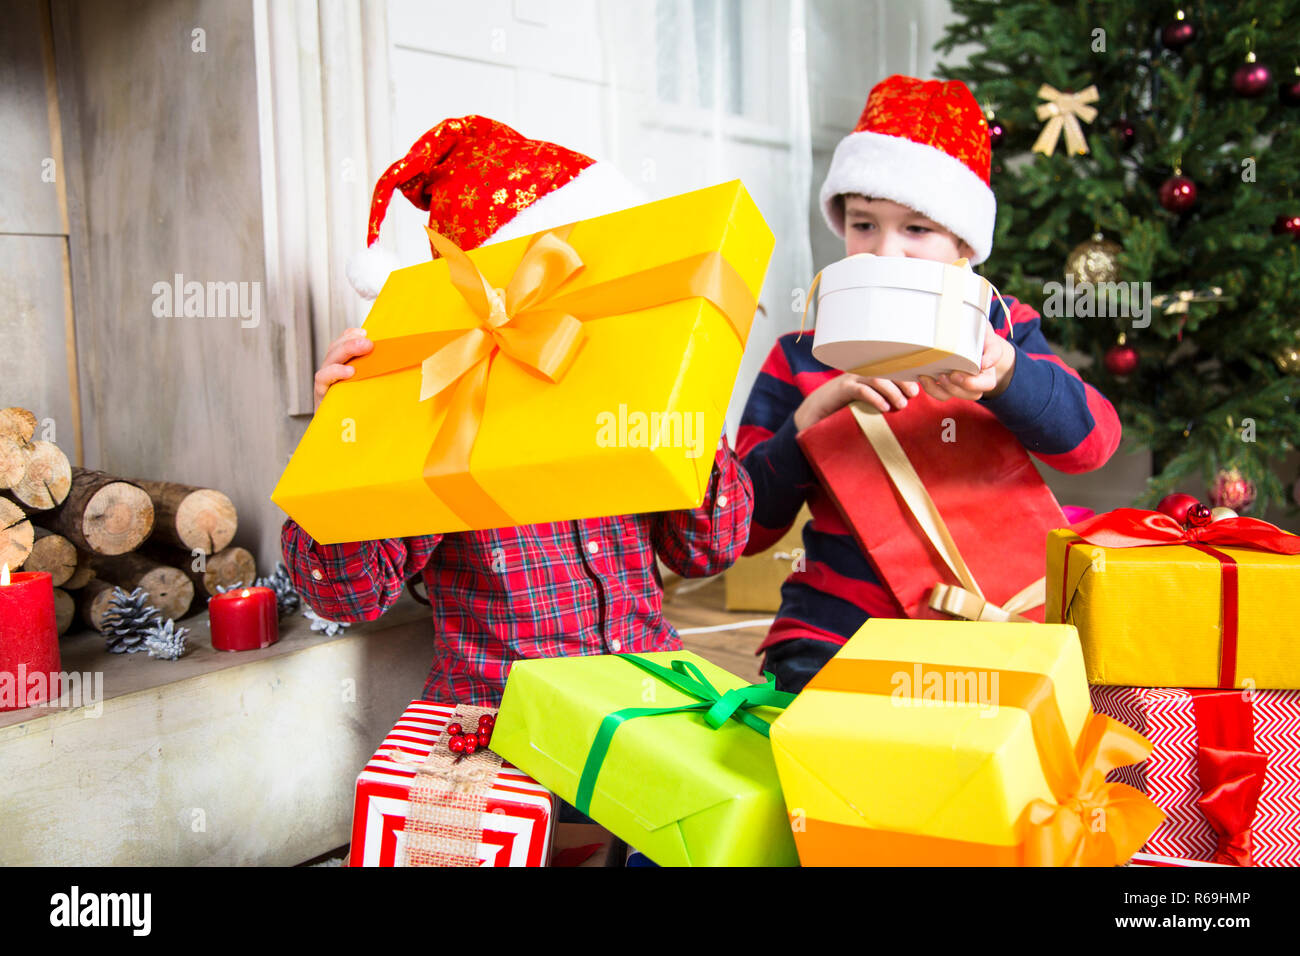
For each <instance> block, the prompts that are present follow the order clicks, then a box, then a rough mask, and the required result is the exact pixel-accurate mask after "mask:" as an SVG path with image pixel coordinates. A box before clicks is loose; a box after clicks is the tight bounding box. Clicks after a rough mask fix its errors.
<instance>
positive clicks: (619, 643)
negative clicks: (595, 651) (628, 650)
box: [609, 637, 623, 654]
mask: <svg viewBox="0 0 1300 956" xmlns="http://www.w3.org/2000/svg"><path fill="white" fill-rule="evenodd" d="M609 646H610V647H611V648H613V650H614V653H615V654H617V653H618V652H619V651H621V650H622V649H623V642H622V641H620V640H619V639H618V638H617V637H616V638H614V639H613V640H612V641H610V642H609Z"/></svg>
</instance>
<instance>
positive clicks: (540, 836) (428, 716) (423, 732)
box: [348, 700, 556, 866]
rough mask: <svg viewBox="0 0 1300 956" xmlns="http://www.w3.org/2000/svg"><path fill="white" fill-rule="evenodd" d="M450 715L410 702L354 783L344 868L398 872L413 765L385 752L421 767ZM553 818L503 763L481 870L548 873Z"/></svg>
mask: <svg viewBox="0 0 1300 956" xmlns="http://www.w3.org/2000/svg"><path fill="white" fill-rule="evenodd" d="M452 710H453V708H451V707H444V706H442V705H441V704H432V703H429V702H428V701H423V700H416V701H412V702H411V705H410V706H409V707H407V708H406V712H405V713H404V714H402V717H401V719H400V720H399V721H398V722H397V725H396V726H395V727H394V728H393V729H392V731H391V732H390V733H389V735H388V736H387V737H385V738H384V742H383V743H382V744H380V745H379V749H378V750H377V751H376V752H375V755H374V756H373V757H371V758H370V762H369V763H368V764H366V768H365V769H364V770H362V771H361V773H360V775H359V776H358V777H357V800H356V805H355V807H354V809H353V812H352V847H351V850H350V852H349V859H348V862H349V865H351V866H394V865H396V860H398V859H399V854H400V851H401V850H402V849H403V848H404V846H405V842H406V839H405V835H404V834H403V832H402V831H403V829H404V828H405V826H406V814H407V808H408V807H409V802H408V801H409V797H410V792H411V783H412V781H413V780H414V779H415V772H416V767H417V766H418V763H410V762H404V761H403V760H402V759H401V758H394V757H393V756H391V752H392V751H394V750H398V751H401V752H402V753H404V754H409V755H410V757H411V758H415V760H416V761H419V760H423V759H424V758H425V757H427V756H428V755H429V752H430V751H431V750H432V749H433V742H434V740H436V739H437V737H438V735H439V734H440V733H442V729H443V727H445V726H446V724H447V718H448V716H449V715H450V714H451V712H452ZM555 816H556V804H555V797H554V795H553V794H551V792H550V791H549V790H547V789H546V788H545V787H543V786H542V785H541V784H539V783H537V782H536V781H535V780H533V778H532V777H530V776H528V775H527V774H525V773H524V772H523V771H522V770H519V769H517V768H515V767H514V766H512V765H511V764H508V763H504V762H503V763H502V764H501V772H500V773H499V774H498V775H497V779H496V782H495V783H494V784H493V785H492V789H491V790H489V791H488V792H487V811H486V812H485V813H484V814H483V837H482V839H481V840H480V841H479V847H478V856H479V861H480V865H482V866H546V865H547V862H548V861H549V859H550V854H551V840H552V833H553V831H554V828H555Z"/></svg>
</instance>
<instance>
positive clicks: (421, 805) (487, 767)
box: [392, 704, 502, 866]
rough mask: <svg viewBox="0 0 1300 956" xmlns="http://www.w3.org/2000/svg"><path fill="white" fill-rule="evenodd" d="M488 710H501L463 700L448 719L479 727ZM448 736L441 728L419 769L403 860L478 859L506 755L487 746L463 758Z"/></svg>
mask: <svg viewBox="0 0 1300 956" xmlns="http://www.w3.org/2000/svg"><path fill="white" fill-rule="evenodd" d="M483 714H493V715H495V714H496V710H495V709H494V708H491V707H474V706H472V705H469V704H459V705H457V707H456V709H455V710H454V711H452V714H451V716H450V717H448V718H447V724H448V725H451V724H457V723H458V724H460V725H461V726H462V727H465V728H468V729H477V727H478V719H479V717H480V716H482V715H483ZM449 739H450V738H449V735H448V734H447V733H446V731H445V730H444V731H443V733H441V734H439V735H438V739H437V740H435V741H434V742H433V749H432V750H430V751H429V755H428V756H427V757H425V758H424V761H423V762H422V763H421V764H420V766H419V768H418V769H417V770H416V773H415V780H414V781H413V782H412V783H411V795H410V809H409V810H408V811H407V814H406V826H405V829H404V833H405V835H406V850H405V852H404V853H402V854H400V855H399V857H398V861H397V865H398V866H478V865H479V862H480V861H479V855H478V847H479V843H480V842H482V839H483V814H484V813H486V812H487V793H488V791H489V790H491V789H492V784H493V783H494V782H495V781H496V778H497V774H498V773H499V772H500V770H501V763H502V761H501V757H500V755H499V754H495V753H493V752H492V751H491V750H488V749H487V748H483V749H481V750H477V751H475V752H474V753H473V754H470V755H468V756H465V757H460V759H459V760H458V759H457V758H458V757H459V756H460V755H458V754H454V753H452V752H451V751H450V750H449V749H448V748H447V741H448V740H449ZM392 755H393V756H394V759H399V762H402V763H408V762H410V761H411V758H410V757H409V755H407V754H403V753H400V752H393V754H392ZM400 758H405V759H400Z"/></svg>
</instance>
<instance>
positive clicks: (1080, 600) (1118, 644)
mask: <svg viewBox="0 0 1300 956" xmlns="http://www.w3.org/2000/svg"><path fill="white" fill-rule="evenodd" d="M1117 513H1118V512H1115V513H1112V514H1117ZM1135 513H1137V512H1135ZM1238 520H1242V519H1238ZM1261 523H1262V522H1261ZM1214 552H1218V554H1220V555H1223V556H1225V557H1226V558H1227V559H1228V562H1229V563H1228V564H1227V565H1226V566H1225V562H1224V561H1222V560H1221V559H1220V558H1219V557H1218V556H1216V554H1215V553H1214ZM1225 575H1227V576H1229V579H1228V580H1226V581H1225ZM1232 578H1235V580H1232ZM1225 584H1226V585H1228V587H1229V589H1230V590H1229V591H1228V592H1225ZM1225 597H1226V600H1225ZM1225 605H1226V606H1225ZM1296 607H1300V555H1290V554H1275V553H1272V552H1271V551H1267V550H1254V549H1248V548H1239V547H1228V546H1225V545H1222V544H1216V545H1213V546H1212V547H1211V548H1210V549H1209V550H1198V549H1197V548H1195V547H1191V546H1189V545H1187V544H1167V545H1161V546H1158V547H1140V546H1135V547H1102V546H1100V545H1097V544H1090V543H1088V542H1087V541H1084V540H1083V539H1081V538H1080V537H1079V536H1078V535H1076V534H1074V533H1073V532H1071V531H1068V530H1066V529H1059V530H1056V531H1052V532H1051V533H1049V535H1048V538H1047V606H1046V610H1045V615H1046V619H1047V620H1048V621H1063V622H1064V623H1067V624H1072V625H1074V627H1075V628H1077V629H1078V631H1079V639H1080V641H1081V642H1082V644H1083V659H1084V665H1085V667H1086V668H1087V672H1088V680H1089V681H1090V682H1091V683H1093V684H1117V685H1122V686H1127V687H1255V688H1261V689H1262V688H1296V687H1300V641H1298V640H1297V639H1296V638H1297V628H1296V626H1295V625H1294V624H1292V623H1291V622H1292V621H1293V620H1294V618H1295V608H1296ZM1062 612H1064V613H1062Z"/></svg>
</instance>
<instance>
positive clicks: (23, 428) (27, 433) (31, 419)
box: [0, 406, 36, 444]
mask: <svg viewBox="0 0 1300 956" xmlns="http://www.w3.org/2000/svg"><path fill="white" fill-rule="evenodd" d="M35 434H36V416H35V415H33V414H32V413H31V412H29V411H28V410H27V409H25V408H18V407H17V406H13V407H10V408H0V437H7V438H17V439H18V440H19V441H20V442H22V443H23V444H27V443H28V442H30V441H31V440H32V436H33V435H35Z"/></svg>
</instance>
